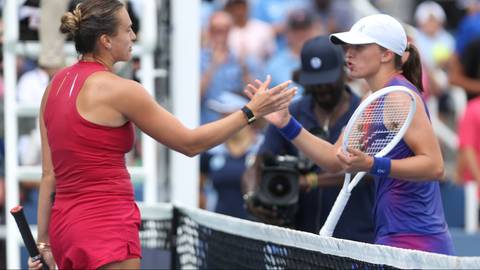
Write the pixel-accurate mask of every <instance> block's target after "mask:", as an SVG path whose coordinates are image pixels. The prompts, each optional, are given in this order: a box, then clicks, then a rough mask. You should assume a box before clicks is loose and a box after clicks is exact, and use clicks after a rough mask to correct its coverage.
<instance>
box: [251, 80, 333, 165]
mask: <svg viewBox="0 0 480 270" xmlns="http://www.w3.org/2000/svg"><path fill="white" fill-rule="evenodd" d="M259 87H260V82H259V81H258V80H257V81H255V83H254V84H249V85H247V88H246V89H245V94H246V95H247V96H248V97H249V98H253V97H254V93H255V92H256V91H258V89H259ZM264 118H265V119H267V120H268V122H270V123H271V124H272V125H274V126H276V127H277V128H279V129H281V128H283V127H285V126H286V125H287V124H288V123H289V121H290V120H291V118H292V116H291V115H290V112H289V111H288V107H286V108H285V109H283V110H279V111H277V112H273V113H270V114H268V115H266V116H265V117H264ZM341 140H342V136H340V138H339V139H338V140H337V142H336V143H335V144H331V143H329V142H327V141H325V140H322V139H320V138H318V137H317V136H315V135H313V134H312V133H310V132H309V131H308V130H306V129H304V128H302V129H301V131H300V133H299V134H298V136H296V137H295V138H294V139H293V140H292V141H291V142H292V143H293V144H294V145H295V146H296V147H297V148H298V150H300V151H302V152H303V153H304V154H305V155H306V156H307V157H308V158H310V159H311V160H312V161H313V162H315V164H317V165H318V166H320V167H321V168H323V169H324V170H326V171H328V172H331V173H335V172H339V171H340V170H341V169H342V167H341V164H340V162H339V160H338V159H337V157H336V156H335V153H336V152H337V149H338V148H339V145H340V143H339V142H341Z"/></svg>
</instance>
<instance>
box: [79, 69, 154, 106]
mask: <svg viewBox="0 0 480 270" xmlns="http://www.w3.org/2000/svg"><path fill="white" fill-rule="evenodd" d="M85 87H87V88H90V87H91V88H94V89H95V93H96V94H97V95H99V96H102V97H103V98H107V99H110V100H113V101H114V100H118V99H122V98H127V99H128V98H130V97H132V96H135V95H138V93H139V92H145V91H144V88H143V86H142V85H141V84H140V83H138V82H136V81H134V80H130V79H125V78H122V77H120V76H118V75H116V74H113V73H111V72H103V71H100V72H96V73H94V74H92V75H91V76H90V77H89V78H88V79H87V81H86V82H85Z"/></svg>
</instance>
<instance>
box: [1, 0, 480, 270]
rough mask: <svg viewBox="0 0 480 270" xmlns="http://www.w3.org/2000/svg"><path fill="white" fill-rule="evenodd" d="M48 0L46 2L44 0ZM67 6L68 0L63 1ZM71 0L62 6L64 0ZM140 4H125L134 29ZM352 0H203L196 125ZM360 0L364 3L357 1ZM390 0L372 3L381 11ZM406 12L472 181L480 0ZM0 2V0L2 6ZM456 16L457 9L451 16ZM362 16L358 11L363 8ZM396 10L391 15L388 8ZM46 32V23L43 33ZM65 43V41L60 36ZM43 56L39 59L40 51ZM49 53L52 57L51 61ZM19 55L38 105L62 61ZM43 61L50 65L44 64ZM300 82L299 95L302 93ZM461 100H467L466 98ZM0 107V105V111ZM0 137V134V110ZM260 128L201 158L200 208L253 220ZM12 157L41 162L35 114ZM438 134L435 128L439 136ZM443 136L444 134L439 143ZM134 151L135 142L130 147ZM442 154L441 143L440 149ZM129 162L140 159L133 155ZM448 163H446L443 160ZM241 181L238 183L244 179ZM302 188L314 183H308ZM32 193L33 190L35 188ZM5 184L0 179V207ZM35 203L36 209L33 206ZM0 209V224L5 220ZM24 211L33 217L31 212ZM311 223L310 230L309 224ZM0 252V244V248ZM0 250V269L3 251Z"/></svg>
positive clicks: (333, 23)
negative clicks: (250, 187) (252, 182)
mask: <svg viewBox="0 0 480 270" xmlns="http://www.w3.org/2000/svg"><path fill="white" fill-rule="evenodd" d="M46 2H49V1H46ZM64 2H65V3H66V5H67V4H68V6H69V7H67V6H65V8H72V7H73V6H74V5H75V1H64ZM67 2H69V3H67ZM140 2H141V1H128V3H129V12H130V15H131V16H132V18H133V22H134V24H136V29H137V30H138V17H139V11H140V10H141V8H139V7H140V6H139V5H140ZM354 2H356V1H354V0H336V1H333V0H331V1H330V0H211V1H202V2H201V23H200V25H201V27H202V35H201V41H200V42H199V44H200V46H201V54H200V67H199V72H200V73H201V82H200V86H199V89H200V93H199V94H200V97H201V104H200V108H201V111H200V112H199V114H200V119H201V123H207V122H210V121H213V120H215V119H218V118H220V117H223V116H225V115H227V114H229V113H231V112H233V111H235V110H238V109H239V108H241V106H242V104H244V103H245V97H244V96H242V95H243V94H242V92H243V89H244V87H245V85H246V84H247V83H249V82H251V81H252V80H254V79H256V78H259V79H262V80H263V79H264V78H265V76H266V75H267V74H270V75H271V76H272V85H276V84H277V83H280V82H283V81H285V80H289V79H293V73H294V71H296V70H298V69H299V68H300V64H301V58H300V54H301V50H302V47H303V45H304V43H305V42H306V41H308V40H310V39H312V38H314V37H317V36H319V35H328V34H330V33H333V32H340V31H347V30H348V29H349V28H350V27H351V26H352V24H353V23H354V22H355V21H356V19H358V17H359V16H361V14H360V13H359V11H358V9H357V6H356V5H355V3H354ZM365 2H368V1H365ZM386 2H387V3H388V2H394V1H379V0H377V1H370V4H373V5H374V6H376V7H377V8H378V9H379V12H388V11H389V10H388V9H386V10H383V9H384V8H385V7H386V6H388V4H385V3H386ZM410 2H411V3H413V4H412V8H413V10H412V12H406V13H408V14H413V15H412V16H411V17H410V18H402V19H404V23H405V28H406V30H407V34H408V36H409V40H410V42H412V43H413V44H415V46H416V47H417V48H418V49H419V52H420V55H421V59H422V63H423V74H424V78H423V83H424V86H425V89H426V93H425V98H426V99H429V105H430V106H432V108H430V110H431V114H433V115H432V117H437V118H438V119H440V123H442V124H444V125H445V126H447V127H449V128H450V129H452V130H454V131H455V133H457V135H458V142H455V143H457V144H458V150H457V152H455V151H454V152H453V153H454V155H451V156H448V155H447V156H446V157H445V159H446V162H451V163H452V164H454V166H452V167H450V169H451V170H449V171H448V172H447V179H448V180H450V181H452V182H457V183H462V182H464V181H471V180H476V181H477V182H480V156H479V155H480V139H479V138H480V136H479V133H480V98H479V97H478V95H479V94H480V1H478V0H461V1H460V0H457V1H410ZM1 5H3V4H2V2H1V1H0V7H2V6H1ZM40 7H41V3H40V0H26V1H24V3H23V5H22V7H21V8H20V13H19V19H20V39H21V40H38V39H39V31H40V30H41V29H40V25H41V24H40V20H41V18H43V17H42V16H41V15H42V14H43V13H42V9H41V8H40ZM459 14H460V15H459ZM365 15H366V14H365ZM393 15H394V14H393ZM4 27H5V24H4V23H3V22H2V20H1V19H0V99H1V100H2V104H3V93H4V85H3V79H2V74H3V59H2V58H3V53H1V51H2V50H1V48H2V44H3V29H4ZM51 31H53V30H51ZM62 44H63V43H62ZM44 58H45V57H44ZM49 59H50V58H49ZM46 62H48V60H42V56H40V59H39V61H37V59H30V58H27V57H21V56H18V58H17V63H18V65H17V67H16V68H17V74H18V83H17V89H16V94H17V97H16V98H17V101H18V102H19V103H20V104H30V105H36V104H39V103H40V99H41V96H42V94H43V91H44V89H45V87H46V86H47V84H48V82H49V80H50V78H51V77H52V75H53V74H54V73H55V72H56V71H57V70H58V68H61V64H57V65H53V66H52V65H49V64H48V63H46ZM50 63H51V62H50ZM347 84H348V85H349V87H350V88H351V89H352V91H353V92H354V93H356V94H357V95H359V96H364V95H365V94H366V93H368V91H369V89H368V88H367V87H366V85H365V83H364V82H362V81H359V80H352V79H350V78H348V74H347ZM297 86H298V87H299V89H300V90H299V91H298V97H297V100H300V98H301V97H302V95H306V94H307V93H306V92H305V91H304V89H303V87H302V85H300V84H297ZM467 101H468V102H467ZM2 112H3V109H2ZM1 123H2V125H0V127H1V128H0V131H1V134H0V138H2V137H3V132H4V131H3V116H2V120H1ZM266 129H267V125H266V123H265V122H262V121H261V120H260V121H257V122H256V123H255V125H253V126H249V127H247V128H245V130H242V131H241V132H240V133H239V134H238V135H237V136H235V137H232V138H231V139H230V140H229V141H228V142H226V143H225V144H223V145H221V146H219V147H216V148H214V149H212V150H210V151H208V152H206V153H204V154H203V155H202V156H201V179H202V180H201V183H202V185H201V189H202V190H201V191H200V192H201V194H202V196H201V202H200V206H201V207H203V208H207V209H210V210H214V211H217V212H220V213H224V214H228V215H232V216H237V217H241V218H253V217H252V216H251V213H248V211H247V210H246V208H245V206H244V198H243V197H244V193H245V191H244V190H242V181H245V180H242V176H243V173H244V172H245V170H247V169H248V168H249V167H250V166H252V164H253V163H254V159H255V156H256V154H257V151H258V148H259V146H260V145H261V144H262V142H263V139H264V135H265V130H266ZM19 135H20V137H19V141H18V142H19V145H18V149H19V161H18V162H19V164H20V165H39V164H40V162H41V161H40V138H39V134H38V130H37V128H36V120H35V119H25V120H24V121H21V122H20V126H19ZM438 135H439V137H441V136H442V134H438ZM440 141H442V140H440ZM3 149H4V147H3V140H2V141H0V161H2V162H0V168H1V170H0V174H1V175H4V162H3V160H4V159H3V157H4V150H3ZM137 149H138V148H137ZM445 151H447V149H446V150H445ZM131 156H132V158H131V159H130V160H129V162H130V163H135V162H138V161H136V160H135V157H137V156H138V155H136V154H132V155H131ZM447 168H449V167H448V166H447ZM243 184H245V183H243ZM22 185H23V186H22V187H23V193H22V195H23V197H22V200H24V201H30V202H31V203H32V204H33V205H35V203H36V196H32V195H31V194H30V192H31V191H32V190H36V184H33V183H29V182H23V184H22ZM303 188H305V189H306V190H316V189H318V188H319V187H318V186H315V185H312V184H311V183H310V186H309V185H308V184H307V186H306V187H303ZM33 193H34V194H35V192H33ZM3 201H4V181H3V180H0V205H1V206H3V205H4V204H3ZM32 209H34V210H36V207H32ZM3 213H4V211H3V210H2V215H0V216H1V218H0V223H4V222H5V221H4V217H3ZM32 218H34V220H36V217H35V215H33V214H32ZM315 229H318V228H315ZM0 249H1V248H0ZM1 256H3V254H0V267H1V265H2V264H1V261H2V260H3V258H1Z"/></svg>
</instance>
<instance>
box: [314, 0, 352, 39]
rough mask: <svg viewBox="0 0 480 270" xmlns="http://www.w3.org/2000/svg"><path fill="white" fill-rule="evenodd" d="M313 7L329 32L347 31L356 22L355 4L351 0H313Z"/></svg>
mask: <svg viewBox="0 0 480 270" xmlns="http://www.w3.org/2000/svg"><path fill="white" fill-rule="evenodd" d="M312 2H313V3H312V5H313V9H314V10H315V13H316V15H317V16H316V17H317V19H318V20H319V21H320V23H321V25H324V26H325V28H326V31H327V32H328V33H333V32H338V31H346V30H348V29H350V27H351V26H352V24H353V23H354V17H353V6H352V4H351V3H350V2H351V1H349V0H337V1H331V0H312Z"/></svg>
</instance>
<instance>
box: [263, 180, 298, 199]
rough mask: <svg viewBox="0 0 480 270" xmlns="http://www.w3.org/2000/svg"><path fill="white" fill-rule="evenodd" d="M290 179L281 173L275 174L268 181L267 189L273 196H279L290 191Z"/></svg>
mask: <svg viewBox="0 0 480 270" xmlns="http://www.w3.org/2000/svg"><path fill="white" fill-rule="evenodd" d="M291 188H292V187H291V184H290V180H289V179H288V178H287V177H284V176H282V175H277V176H276V177H274V178H272V179H271V180H270V181H269V182H268V190H269V191H270V194H271V195H273V196H274V197H277V198H281V197H284V196H285V195H287V194H288V193H290V190H291Z"/></svg>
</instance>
